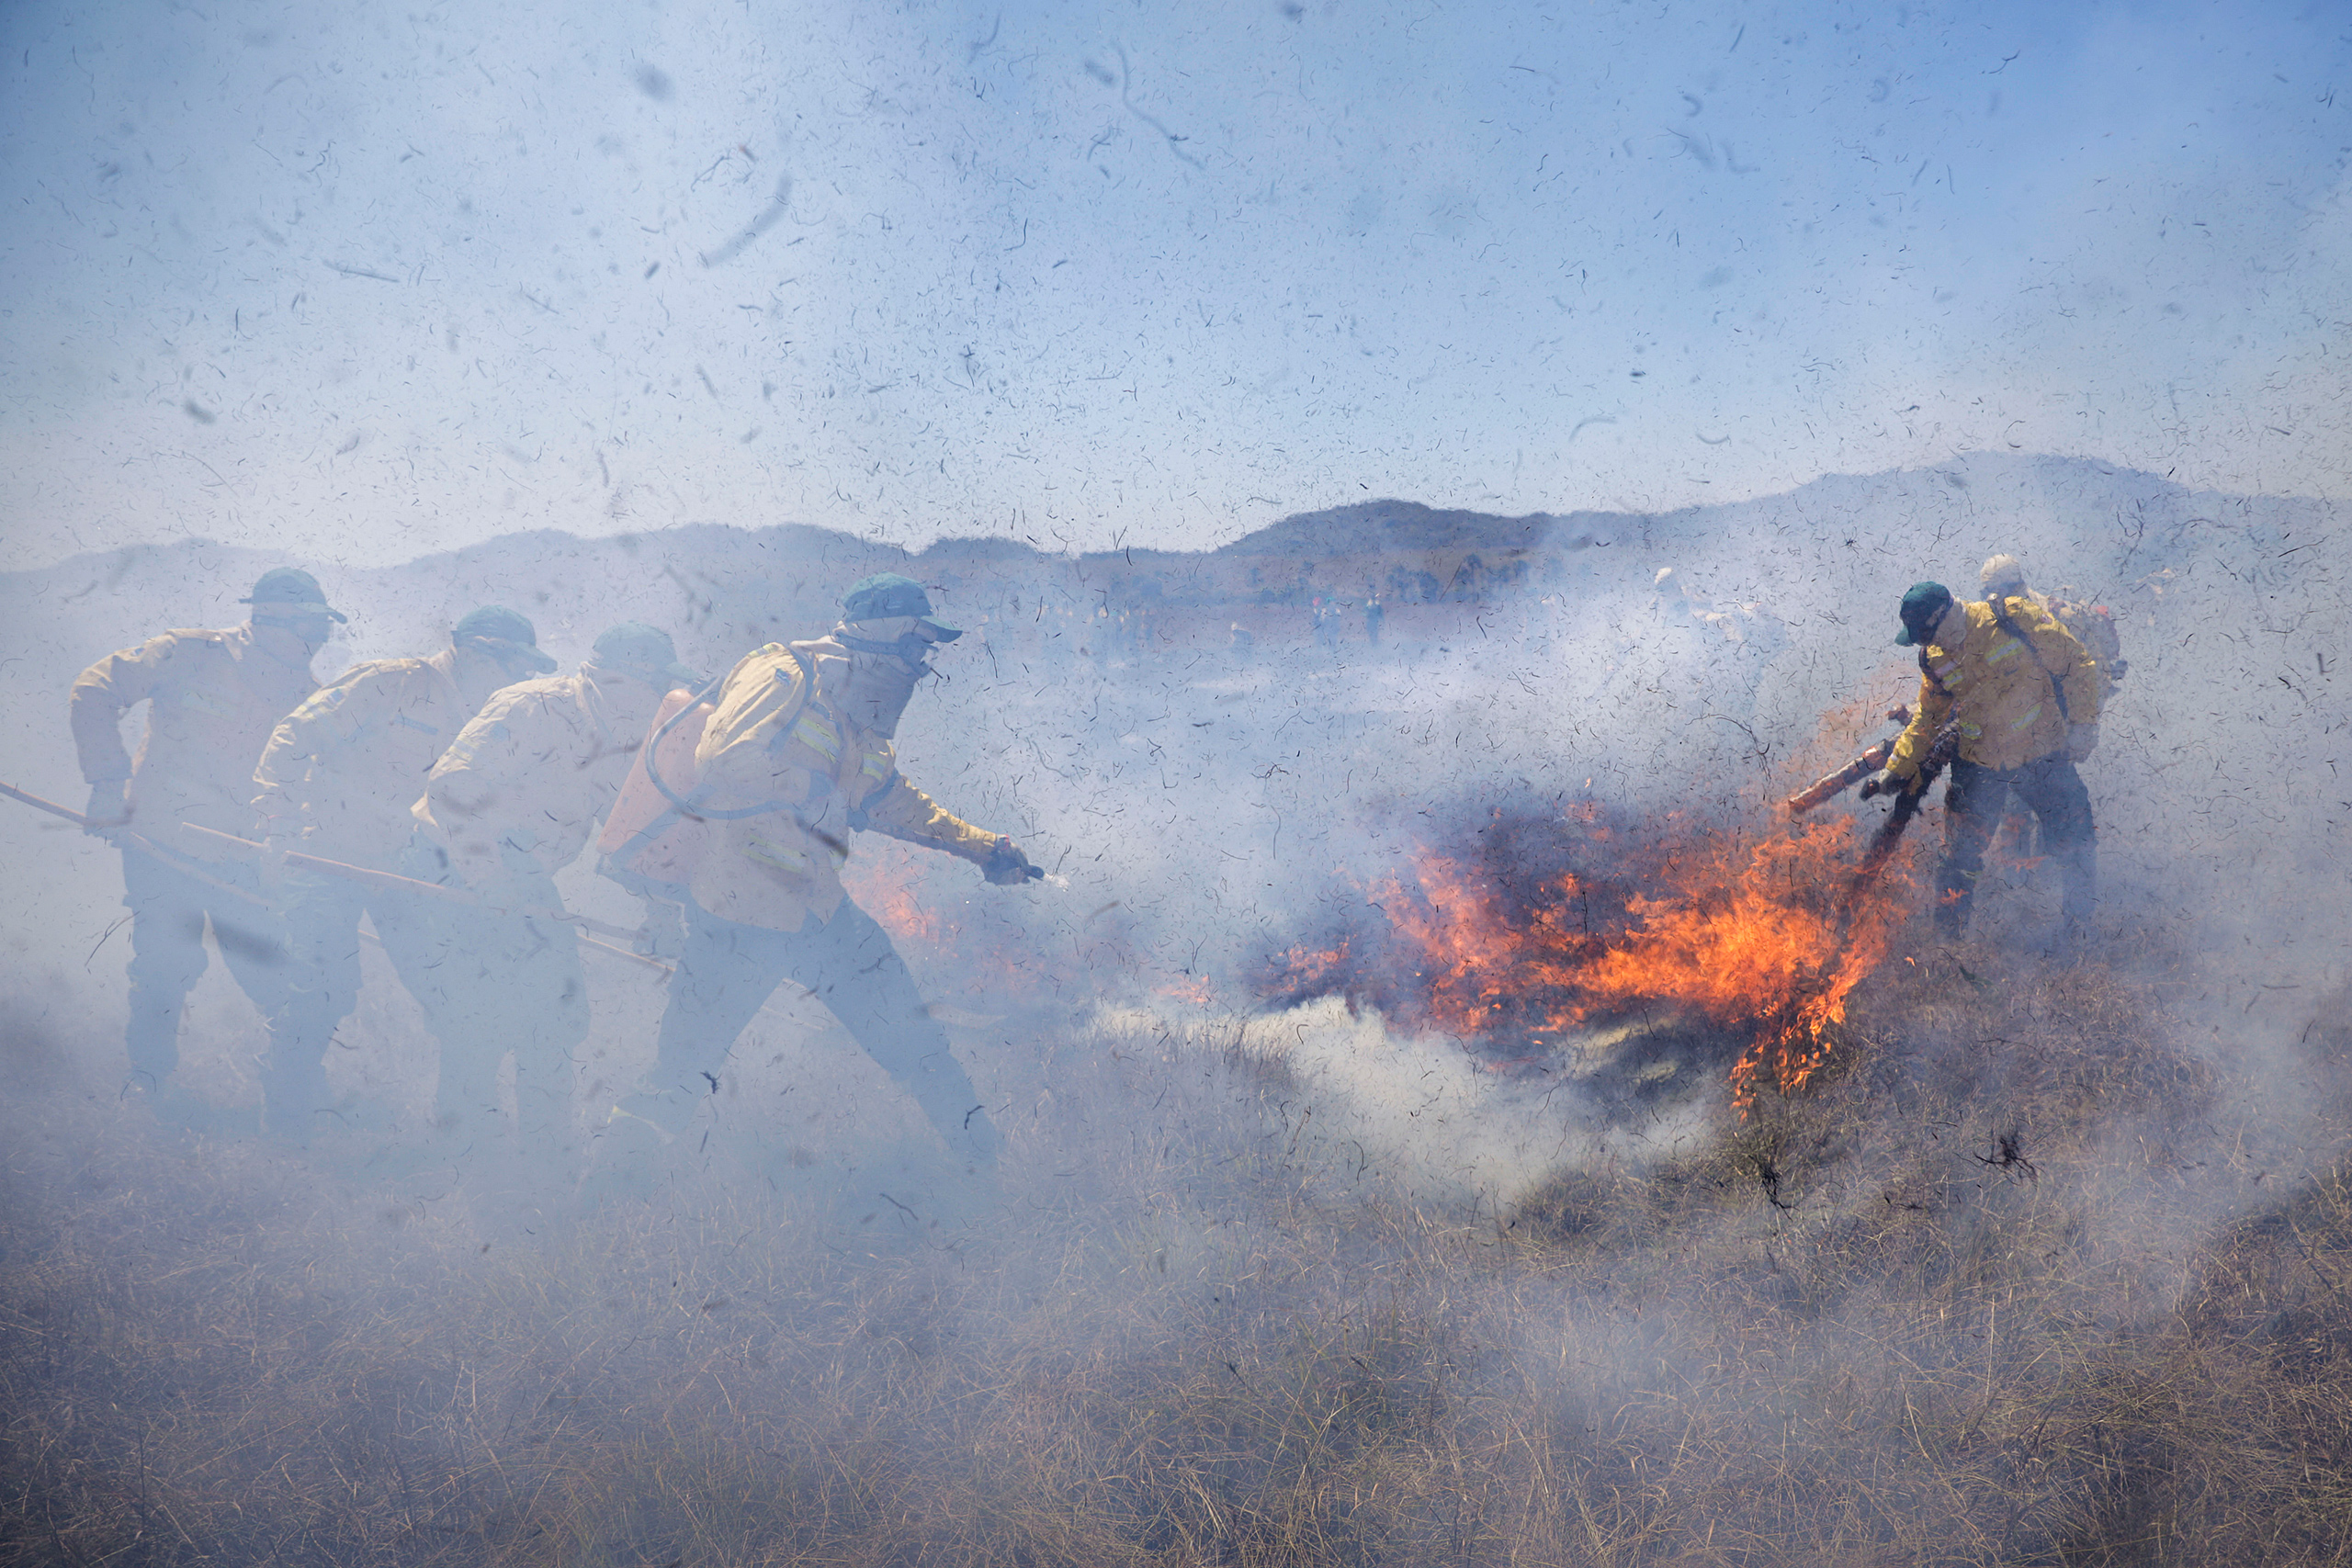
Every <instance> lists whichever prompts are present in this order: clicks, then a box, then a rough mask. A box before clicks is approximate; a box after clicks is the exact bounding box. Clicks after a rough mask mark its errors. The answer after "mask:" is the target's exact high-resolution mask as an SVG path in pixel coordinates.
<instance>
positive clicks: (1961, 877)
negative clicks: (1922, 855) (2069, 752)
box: [1936, 755, 2098, 936]
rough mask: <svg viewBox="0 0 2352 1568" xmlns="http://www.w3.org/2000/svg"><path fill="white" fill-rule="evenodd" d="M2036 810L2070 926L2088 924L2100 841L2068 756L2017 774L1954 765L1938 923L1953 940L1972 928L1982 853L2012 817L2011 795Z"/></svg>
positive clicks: (1947, 798) (2043, 848) (2013, 770)
mask: <svg viewBox="0 0 2352 1568" xmlns="http://www.w3.org/2000/svg"><path fill="white" fill-rule="evenodd" d="M2012 794H2014V795H2016V796H2017V798H2018V801H2019V802H2021V803H2022V804H2023V805H2024V806H2025V807H2027V808H2028V809H2030V811H2032V813H2033V815H2034V818H2035V820H2036V821H2037V822H2038V823H2039V824H2040V825H2041V852H2042V853H2043V854H2045V855H2047V856H2049V857H2050V858H2051V859H2052V860H2053V861H2055V862H2056V863H2057V864H2058V874H2059V877H2060V880H2061V883H2062V885H2063V886H2064V903H2063V906H2062V908H2063V914H2064V919H2065V921H2066V923H2067V925H2069V926H2070V927H2074V928H2076V929H2079V928H2081V927H2083V926H2085V925H2086V924H2087V922H2088V921H2089V919H2090V918H2091V913H2092V911H2093V909H2094V908H2097V906H2098V858H2097V854H2098V852H2097V837H2096V834H2095V832H2094V829H2093V828H2092V825H2091V797H2090V792H2089V791H2088V790H2086V789H2085V788H2084V787H2083V777H2082V775H2081V774H2080V773H2076V772H2075V764H2074V763H2073V762H2071V761H2067V760H2066V758H2065V757H2064V756H2063V755H2059V756H2050V757H2042V758H2039V759H2037V760H2035V761H2030V762H2028V763H2026V764H2025V765H2023V766H2022V767H2016V768H1988V767H1985V766H1984V765H1982V764H1981V763H1977V762H1968V761H1954V762H1953V763H1952V765H1951V785H1950V787H1949V788H1947V789H1946V790H1945V792H1944V858H1943V863H1942V865H1940V866H1939V867H1938V868H1937V872H1936V893H1937V902H1936V922H1937V924H1938V925H1939V927H1940V928H1941V929H1942V930H1943V931H1945V932H1946V933H1947V934H1949V935H1952V936H1957V935H1959V934H1960V933H1961V932H1962V931H1965V930H1966V929H1967V927H1968V908H1969V904H1970V902H1971V901H1972V900H1973V898H1974V897H1975V896H1976V883H1977V879H1978V878H1979V877H1981V876H1982V875H1983V874H1984V872H1985V847H1986V846H1987V845H1989V844H1990V843H1991V842H1992V841H1993V834H1994V832H1995V830H1996V829H1998V828H1999V827H2000V825H2001V818H2002V816H2003V815H2004V814H2005V813H2006V812H2007V809H2008V804H2009V796H2010V795H2012Z"/></svg>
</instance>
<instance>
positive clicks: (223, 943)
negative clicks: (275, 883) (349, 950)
mask: <svg viewBox="0 0 2352 1568" xmlns="http://www.w3.org/2000/svg"><path fill="white" fill-rule="evenodd" d="M207 873H208V874H209V875H211V876H212V877H213V878H214V880H215V882H217V883H219V884H221V885H222V886H206V887H205V889H204V894H205V908H206V911H207V912H208V913H209V914H210V915H211V917H212V941H213V942H214V943H215V944H216V945H217V946H219V948H220V957H221V960H222V961H223V962H224V963H226V964H228V966H229V974H230V976H231V977H232V978H233V979H234V980H235V981H236V982H237V988H238V989H240V990H242V991H243V992H244V993H245V998H246V999H247V1000H248V1001H250V1002H252V1003H253V1004H254V1010H255V1011H257V1012H259V1013H260V1014H261V1015H262V1017H263V1018H265V1019H267V1018H271V1017H274V1016H275V1015H276V1014H277V1010H278V1009H279V1008H280V1007H282V1006H284V1005H285V1001H286V989H287V985H288V981H289V980H290V979H291V977H292V972H293V971H292V965H291V964H288V962H287V955H286V920H285V918H284V917H283V916H282V915H280V914H279V913H278V912H277V910H276V909H275V908H271V907H270V906H269V905H268V904H266V903H265V902H263V901H262V900H263V898H264V897H265V896H264V894H263V893H262V890H261V878H260V876H259V874H257V873H256V872H255V871H254V867H252V866H250V865H240V864H231V865H223V866H219V867H217V868H214V867H208V868H207ZM231 888H237V889H240V890H242V891H243V894H244V895H245V896H244V897H239V896H238V894H237V893H234V892H231V891H230V889H231Z"/></svg>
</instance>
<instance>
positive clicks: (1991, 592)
mask: <svg viewBox="0 0 2352 1568" xmlns="http://www.w3.org/2000/svg"><path fill="white" fill-rule="evenodd" d="M1979 575H1980V577H1981V578H1982V580H1983V581H1984V584H1985V600H1986V602H1987V603H1989V604H2003V603H2006V602H2007V601H2008V600H2011V599H2024V600H2026V601H2028V602H2029V603H2031V604H2035V605H2037V606H2039V607H2040V608H2041V609H2044V610H2047V611H2049V612H2050V615H2051V617H2052V619H2054V620H2055V621H2056V622H2057V623H2058V624H2059V625H2060V626H2064V627H2065V628H2066V630H2067V631H2068V632H2070V633H2071V634H2073V636H2074V638H2075V641H2076V642H2079V643H2081V644H2082V645H2083V649H2084V650H2085V651H2086V652H2087V653H2088V654H2089V655H2090V656H2091V657H2092V658H2093V659H2096V660H2098V673H2099V679H2100V682H2102V686H2101V690H2102V694H2106V695H2112V694H2114V691H2115V688H2116V685H2117V683H2118V682H2120V681H2121V680H2122V679H2123V676H2124V673H2125V671H2128V670H2130V669H2131V664H2130V663H2129V662H2128V661H2127V660H2125V659H2124V657H2123V638H2122V636H2121V634H2120V633H2119V632H2118V631H2117V630H2116V629H2115V613H2114V612H2113V611H2111V610H2109V608H2108V607H2107V606H2106V605H2104V604H2092V603H2090V602H2089V601H2088V600H2086V599H2079V598H2076V597H2075V596H2074V594H2073V593H2072V592H2069V591H2068V590H2066V589H2064V588H2062V589H2060V590H2059V591H2058V592H2057V593H2056V594H2055V595H2048V594H2042V593H2037V592H2034V591H2033V590H2032V589H2030V588H2029V587H2027V586H2026V581H2025V568H2024V567H2023V566H2021V565H2020V564H2018V558H2017V557H2015V556H2009V555H2000V556H1993V557H1991V558H1988V559H1987V560H1986V561H1985V565H1984V568H1983V570H1982V571H1981V572H1980V573H1979Z"/></svg>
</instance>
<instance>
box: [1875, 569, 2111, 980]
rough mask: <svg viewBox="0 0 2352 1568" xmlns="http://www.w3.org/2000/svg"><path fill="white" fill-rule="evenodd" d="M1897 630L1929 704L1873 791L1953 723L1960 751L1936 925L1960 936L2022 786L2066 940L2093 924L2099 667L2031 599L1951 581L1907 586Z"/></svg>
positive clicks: (1904, 778)
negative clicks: (2058, 884)
mask: <svg viewBox="0 0 2352 1568" xmlns="http://www.w3.org/2000/svg"><path fill="white" fill-rule="evenodd" d="M1900 616H1901V619H1902V622H1903V630H1902V631H1901V632H1900V633H1899V634H1898V635H1897V636H1896V637H1895V639H1894V640H1895V641H1896V643H1898V644H1899V645H1901V646H1903V647H1905V648H1917V649H1919V703H1918V711H1917V713H1916V714H1914V715H1913V716H1912V719H1911V722H1910V725H1909V726H1908V727H1907V728H1905V730H1904V731H1903V733H1902V734H1901V735H1900V736H1899V737H1897V738H1896V739H1895V743H1894V756H1893V757H1892V758H1891V759H1890V760H1889V761H1888V762H1887V767H1886V772H1885V773H1883V774H1882V775H1880V777H1878V778H1876V779H1873V780H1871V782H1870V783H1869V784H1865V785H1864V786H1863V793H1864V794H1865V795H1875V794H1883V793H1886V792H1888V791H1891V790H1894V789H1898V788H1901V787H1902V786H1903V785H1904V784H1906V783H1908V782H1909V781H1910V780H1911V779H1913V778H1914V777H1916V776H1917V773H1918V771H1919V766H1920V762H1921V761H1922V759H1924V758H1925V757H1926V756H1927V754H1928V750H1929V748H1930V747H1931V746H1932V745H1933V744H1934V742H1935V739H1936V736H1937V735H1938V733H1939V731H1941V730H1942V728H1944V726H1945V725H1946V724H1947V723H1949V722H1954V721H1956V722H1957V723H1958V725H1959V750H1958V753H1957V755H1956V756H1955V757H1954V759H1953V761H1952V764H1951V786H1950V788H1949V789H1948V790H1947V791H1946V793H1945V795H1944V855H1943V862H1942V864H1941V865H1939V867H1938V868H1937V872H1936V911H1935V920H1936V927H1937V930H1938V931H1939V932H1940V933H1941V934H1943V935H1944V936H1946V937H1948V938H1953V939H1957V938H1958V937H1959V936H1961V935H1962V933H1963V932H1964V931H1966V930H1967V927H1968V913H1969V907H1970V905H1971V903H1972V902H1973V899H1974V897H1975V895H1976V882H1977V878H1978V876H1979V875H1980V874H1982V872H1983V870H1984V865H1985V846H1986V845H1987V844H1988V843H1989V842H1991V840H1992V837H1993V830H1994V829H1996V827H1998V826H1999V825H2000V821H2001V816H2002V812H2003V808H2004V807H2006V805H2007V801H2008V798H2009V795H2010V794H2011V793H2012V792H2014V793H2015V794H2016V795H2018V798H2019V799H2021V800H2022V801H2024V802H2025V804H2026V805H2027V806H2028V807H2030V808H2031V809H2032V811H2033V814H2034V816H2035V818H2036V819H2037V820H2038V821H2039V823H2040V825H2041V847H2042V851H2043V852H2044V853H2046V854H2048V855H2050V856H2051V857H2052V859H2054V860H2056V861H2057V863H2058V869H2059V874H2060V876H2061V878H2062V880H2063V883H2064V904H2063V909H2062V917H2061V918H2062V919H2063V921H2064V925H2063V928H2062V931H2061V937H2060V942H2061V945H2062V947H2063V948H2064V949H2067V950H2072V949H2075V948H2077V947H2079V945H2080V944H2081V943H2082V942H2083V941H2084V940H2085V938H2086V936H2087V935H2088V933H2089V926H2090V919H2091V915H2092V912H2093V909H2094V908H2095V906H2096V902H2097V897H2098V887H2097V863H2096V860H2095V854H2096V839H2095V833H2094V829H2093V824H2092V821H2091V801H2090V794H2089V792H2088V791H2087V790H2086V789H2085V788H2084V787H2083V781H2082V776H2081V775H2080V774H2079V773H2076V772H2075V763H2077V762H2079V761H2084V760H2085V759H2086V758H2087V757H2089V756H2090V754H2091V752H2092V750H2094V749H2095V748H2096V747H2097V746H2098V714H2099V680H2098V664H2097V662H2096V661H2094V660H2092V658H2091V656H2090V655H2089V654H2088V653H2086V652H2085V651H2084V649H2083V645H2082V644H2080V643H2078V642H2076V641H2075V638H2074V637H2073V636H2072V635H2071V634H2070V633H2068V632H2067V630H2066V628H2065V627H2064V626H2060V625H2059V624H2058V623H2057V622H2056V621H2054V620H2052V618H2051V617H2050V615H2049V614H2048V612H2046V611H2044V610H2042V609H2041V607H2040V606H2039V605H2036V604H2032V603H2031V602H2030V601H2028V600H2024V599H2017V598H2012V599H2011V600H2010V601H2009V602H2008V603H2007V604H2006V605H2002V606H1999V607H1998V608H1996V606H1995V605H1993V604H1961V603H1959V602H1957V601H1955V600H1954V599H1953V598H1952V596H1951V590H1949V589H1947V588H1946V587H1945V586H1944V585H1943V584H1942V583H1940V582H1915V583H1913V584H1912V585H1911V588H1910V591H1909V592H1906V593H1905V594H1904V596H1903V604H1902V608H1901V611H1900Z"/></svg>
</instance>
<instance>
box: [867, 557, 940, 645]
mask: <svg viewBox="0 0 2352 1568" xmlns="http://www.w3.org/2000/svg"><path fill="white" fill-rule="evenodd" d="M900 616H911V617H912V618H913V619H914V621H915V623H916V624H917V625H918V626H921V627H922V629H923V631H924V632H925V633H926V634H928V635H929V636H930V637H931V639H932V640H933V642H954V641H955V640H956V638H957V637H962V636H963V635H964V628H963V627H961V626H949V625H948V624H947V623H946V622H945V621H943V620H941V619H940V618H939V617H938V616H937V615H933V613H932V608H931V595H930V594H929V593H926V592H923V586H922V583H920V582H917V581H915V580H914V579H913V578H911V577H901V576H899V574H898V573H897V572H895V571H877V572H876V573H875V574H874V575H873V576H871V577H865V578H860V579H859V580H858V581H855V582H854V583H852V584H851V585H850V590H849V592H846V593H844V594H842V619H843V620H845V621H888V620H895V619H897V618H899V617H900Z"/></svg>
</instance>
